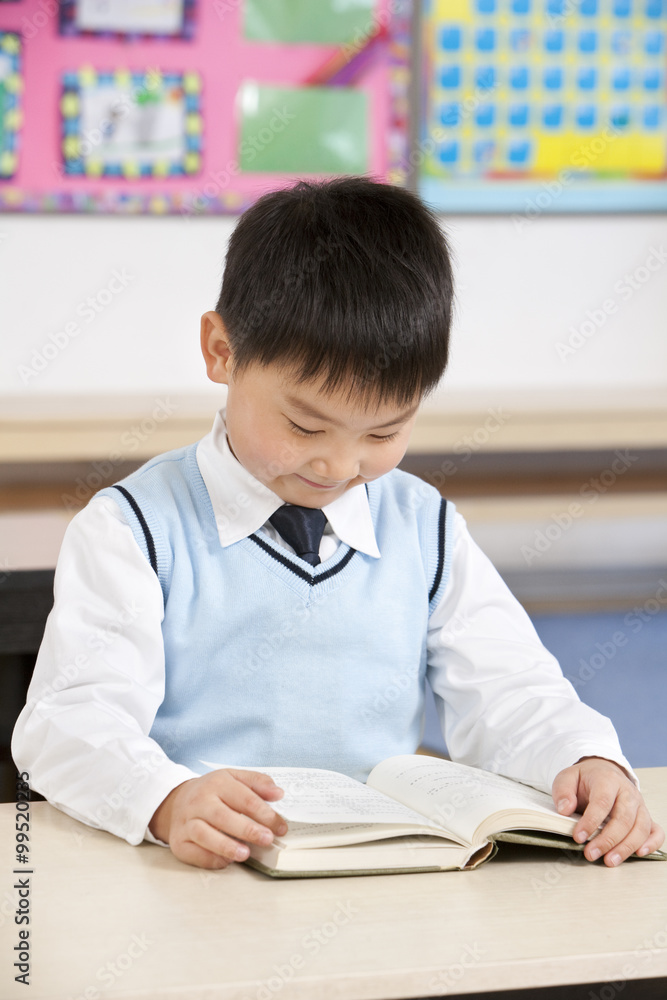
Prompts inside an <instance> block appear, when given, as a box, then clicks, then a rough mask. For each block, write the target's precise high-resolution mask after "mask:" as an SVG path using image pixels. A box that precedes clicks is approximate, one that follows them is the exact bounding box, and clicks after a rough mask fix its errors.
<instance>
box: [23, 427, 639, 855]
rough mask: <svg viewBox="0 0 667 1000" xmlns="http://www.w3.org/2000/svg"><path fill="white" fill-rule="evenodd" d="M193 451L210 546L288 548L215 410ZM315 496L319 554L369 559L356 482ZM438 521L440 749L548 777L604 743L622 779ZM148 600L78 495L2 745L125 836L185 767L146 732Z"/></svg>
mask: <svg viewBox="0 0 667 1000" xmlns="http://www.w3.org/2000/svg"><path fill="white" fill-rule="evenodd" d="M197 462H198V465H199V469H200V471H201V474H202V477H203V479H204V483H205V485H206V488H207V490H208V493H209V495H210V498H211V504H212V507H213V511H214V514H215V519H216V525H217V531H218V537H219V540H220V545H221V546H223V547H226V546H228V545H232V544H234V543H235V542H237V541H239V540H240V539H242V538H245V537H247V536H248V535H250V534H251V533H252V532H260V533H261V532H264V533H266V534H267V535H269V536H270V537H271V538H272V539H274V540H275V541H277V542H278V543H279V544H281V545H283V546H284V547H285V548H286V549H288V550H290V551H293V550H292V549H291V547H290V546H289V545H288V544H287V543H286V542H285V541H284V540H283V539H282V538H281V537H280V536H279V535H278V533H277V532H276V530H275V528H274V527H273V526H272V525H271V524H270V523H267V522H268V518H269V517H270V516H271V514H272V513H273V512H274V511H275V510H276V509H277V508H278V507H279V506H281V504H282V502H283V501H282V500H281V499H280V497H278V496H277V495H276V494H275V493H273V492H272V491H271V490H269V489H268V488H267V487H265V486H264V485H263V484H262V483H260V482H258V480H256V479H255V478H254V477H253V476H252V475H251V474H250V473H249V472H248V471H247V470H246V469H245V468H244V467H243V466H242V465H240V463H239V462H238V461H237V460H236V458H235V457H234V455H233V454H232V452H231V450H230V448H229V445H228V443H227V437H226V433H225V425H224V411H221V412H220V413H218V414H217V415H216V418H215V421H214V424H213V428H212V430H211V432H210V433H209V434H208V435H207V436H206V437H205V438H203V439H202V441H200V442H199V444H198V446H197ZM323 510H324V513H325V514H326V517H327V521H328V524H327V527H326V529H325V533H324V535H323V537H322V542H321V546H320V557H321V559H322V561H325V560H326V559H328V558H329V557H330V556H331V555H332V554H333V553H334V552H335V550H336V548H337V546H338V545H339V543H340V541H343V542H345V543H346V544H347V545H349V546H351V547H352V548H354V549H357V550H359V551H361V552H364V553H366V554H368V555H369V556H372V557H373V558H377V559H381V558H382V554H381V552H380V551H379V550H378V546H377V542H376V539H375V533H374V530H373V523H372V519H371V514H370V510H369V505H368V499H367V494H366V490H365V487H364V486H363V485H362V486H357V487H354V488H352V489H350V490H348V491H347V492H346V493H344V494H343V495H342V496H341V497H339V498H338V499H337V500H334V501H333V503H331V504H329V505H327V506H325V507H324V508H323ZM454 525H455V531H454V537H453V539H447V544H449V545H452V544H453V546H454V549H453V557H452V568H451V574H450V578H449V581H448V583H447V586H446V588H445V591H444V593H443V596H442V599H441V600H440V603H439V604H438V606H437V608H436V609H435V611H434V612H433V614H432V615H431V618H430V622H429V631H428V637H427V649H428V664H429V666H428V677H429V681H430V683H431V686H432V688H433V690H434V693H435V698H436V705H437V707H438V713H439V716H440V722H441V725H442V728H443V733H444V736H445V740H446V742H447V748H448V750H449V753H450V755H451V756H452V758H453V759H455V760H459V761H463V762H464V763H469V764H473V765H476V766H479V767H483V768H486V769H487V770H492V771H498V772H500V773H502V774H507V775H509V776H510V777H513V778H516V779H517V780H520V781H524V782H527V783H529V784H533V785H535V786H536V787H538V788H542V789H544V790H545V791H550V789H551V784H552V782H553V779H554V778H555V776H556V774H557V773H558V772H559V771H560V770H562V769H563V768H564V767H567V766H569V765H571V764H573V763H575V762H576V761H577V760H579V759H580V758H581V757H584V756H598V757H606V758H608V759H611V760H614V761H616V762H617V763H619V764H620V765H621V766H622V767H624V768H625V769H626V770H627V771H628V772H629V773H630V775H631V777H632V778H633V780H635V782H636V777H635V776H634V775H633V774H632V771H631V767H630V764H629V763H628V761H627V760H626V759H625V757H624V756H623V754H622V752H621V749H620V746H619V744H618V739H617V736H616V733H615V731H614V729H613V726H612V725H611V723H610V722H609V720H608V719H606V718H605V717H604V716H601V715H600V714H599V713H597V712H595V711H594V710H593V709H591V708H589V707H588V706H586V705H584V704H583V703H582V702H581V701H580V700H579V698H578V696H577V694H576V692H575V690H574V688H573V687H572V685H571V684H570V683H569V681H567V680H566V679H565V678H564V677H563V675H562V672H561V670H560V667H559V665H558V663H557V661H556V660H555V658H554V657H553V656H552V655H551V654H550V653H549V652H548V651H547V650H546V649H545V648H544V646H543V645H542V644H541V642H540V640H539V638H538V636H537V633H536V632H535V629H534V627H533V625H532V623H531V621H530V619H529V618H528V615H527V614H526V612H525V611H524V609H523V608H522V607H521V605H520V604H519V603H518V602H517V601H516V599H515V598H514V597H513V596H512V594H511V593H510V591H509V589H508V588H507V586H506V585H505V583H504V582H503V580H502V579H501V577H500V576H499V574H498V573H497V571H496V570H495V569H494V567H493V566H492V564H491V563H490V561H489V560H488V559H487V558H486V556H485V555H484V554H483V553H482V552H481V550H480V549H479V548H478V546H477V545H476V544H475V542H474V541H473V540H472V538H471V537H470V534H469V532H468V530H467V527H466V524H465V521H464V519H463V517H462V516H461V515H460V514H458V513H457V514H456V517H455V521H454ZM396 584H397V586H399V585H400V580H397V581H396ZM163 613H164V608H163V596H162V590H161V587H160V583H159V581H158V578H157V576H156V574H155V572H154V571H153V570H152V568H151V566H150V564H149V563H148V561H147V559H146V558H145V556H144V554H143V553H142V552H141V550H140V549H139V546H138V545H137V543H136V541H135V539H134V536H133V534H132V530H131V528H130V527H129V525H128V524H127V523H126V521H125V519H124V517H123V515H122V513H121V511H120V508H119V507H118V505H117V504H116V502H115V501H114V500H112V499H110V498H109V497H106V496H104V497H96V498H93V499H92V500H91V501H90V503H89V504H88V506H87V507H86V508H85V509H84V510H82V511H81V512H80V513H79V514H77V515H76V516H75V517H74V519H73V520H72V522H71V523H70V525H69V527H68V529H67V532H66V534H65V538H64V540H63V544H62V548H61V552H60V556H59V559H58V566H57V569H56V577H55V602H54V607H53V611H52V612H51V614H50V616H49V619H48V621H47V624H46V629H45V633H44V639H43V642H42V645H41V648H40V651H39V654H38V658H37V663H36V666H35V672H34V675H33V679H32V682H31V684H30V689H29V691H28V702H27V705H26V707H25V708H24V710H23V712H22V713H21V715H20V717H19V719H18V721H17V724H16V728H15V730H14V735H13V739H12V752H13V756H14V760H15V762H16V764H17V766H18V769H19V771H27V772H28V773H29V775H30V784H31V787H33V788H34V789H35V790H36V791H39V792H40V793H41V794H43V795H44V796H45V797H46V798H47V799H48V800H49V801H51V802H52V803H53V804H54V805H56V806H58V807H59V808H60V809H62V810H63V811H64V812H66V813H68V814H69V815H71V816H74V817H75V818H76V819H80V820H82V821H83V822H85V823H89V824H90V825H92V826H95V827H101V828H103V829H107V830H110V831H111V832H112V833H115V834H116V835H117V836H120V837H124V838H125V839H126V840H128V841H129V842H130V843H139V842H140V841H141V840H142V839H144V838H146V839H149V840H151V841H154V842H156V843H159V841H155V839H154V838H153V836H152V835H151V834H150V831H149V830H148V823H149V821H150V819H151V817H152V815H153V813H154V812H155V810H156V808H157V807H158V805H159V804H160V803H161V802H162V801H163V799H164V798H165V797H166V796H167V794H168V793H169V792H170V791H171V790H172V789H173V788H175V787H176V786H177V785H179V784H181V782H183V781H184V780H186V779H188V778H191V777H195V776H196V772H194V771H191V770H190V769H189V768H187V767H184V766H183V765H180V764H176V763H174V762H173V761H171V760H170V759H169V757H168V754H167V753H165V751H164V750H163V749H162V748H161V747H160V746H159V745H158V744H157V743H156V742H155V741H154V740H152V739H151V738H150V737H149V735H148V734H149V732H150V729H151V727H152V724H153V721H154V719H155V715H156V713H157V710H158V708H159V706H160V704H161V702H162V699H163V697H164V688H165V681H164V647H163V642H162V632H161V622H162V618H163ZM276 763H277V764H279V763H280V762H279V761H276ZM205 770H207V768H206V767H205V766H204V765H202V773H203V772H204V771H205ZM100 803H102V804H100Z"/></svg>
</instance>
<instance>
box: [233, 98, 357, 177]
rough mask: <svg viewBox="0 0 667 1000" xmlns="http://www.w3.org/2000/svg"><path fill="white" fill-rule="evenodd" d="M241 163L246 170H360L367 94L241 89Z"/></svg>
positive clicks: (313, 171) (353, 171)
mask: <svg viewBox="0 0 667 1000" xmlns="http://www.w3.org/2000/svg"><path fill="white" fill-rule="evenodd" d="M240 113H241V138H240V145H239V163H240V167H241V170H242V171H243V172H244V173H248V172H250V173H257V172H259V173H285V174H295V173H296V174H363V173H366V171H367V170H368V169H369V167H368V133H369V121H368V117H369V116H368V99H367V95H366V94H365V93H364V92H363V91H360V90H355V89H353V88H347V87H302V88H293V87H264V86H260V85H259V84H257V83H254V82H251V81H246V83H244V84H243V86H242V88H241V92H240Z"/></svg>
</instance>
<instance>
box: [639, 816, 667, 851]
mask: <svg viewBox="0 0 667 1000" xmlns="http://www.w3.org/2000/svg"><path fill="white" fill-rule="evenodd" d="M664 842H665V831H664V830H663V828H662V827H661V826H658V824H657V823H652V824H651V832H650V834H649V837H648V840H646V841H645V843H643V844H642V846H641V847H640V848H639V850H638V851H637V854H638V855H639V857H640V858H643V857H644V855H645V854H651V853H652V852H653V851H657V850H659V848H660V847H662V845H663V844H664Z"/></svg>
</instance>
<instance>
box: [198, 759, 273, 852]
mask: <svg viewBox="0 0 667 1000" xmlns="http://www.w3.org/2000/svg"><path fill="white" fill-rule="evenodd" d="M241 773H243V772H241ZM263 777H266V775H263ZM220 802H221V805H223V806H227V807H229V808H231V809H232V810H234V811H235V812H236V813H238V814H240V815H241V816H243V817H245V818H246V819H247V818H249V819H251V820H254V821H255V822H256V823H259V824H260V825H261V826H263V827H265V828H268V830H269V831H270V832H271V839H273V834H274V833H276V834H278V835H279V836H280V835H281V834H283V833H286V832H287V824H286V823H285V820H284V819H283V818H282V816H280V815H279V814H278V813H277V812H275V811H274V810H273V809H272V808H271V806H270V805H268V803H266V802H265V801H264V799H263V798H261V797H260V796H259V795H258V794H257V793H256V792H255V791H253V789H252V788H251V787H250V786H249V785H248V784H247V783H245V782H243V781H237V780H236V777H235V775H233V774H230V775H229V783H227V782H226V783H225V789H224V793H223V795H221V796H220ZM219 812H220V811H219V810H217V813H218V814H219ZM214 825H215V826H218V823H217V822H215V824H214ZM225 828H226V827H225ZM234 833H235V835H238V836H241V834H240V832H239V831H238V830H237V829H235V830H234ZM243 839H246V838H245V837H244V838H243ZM262 842H263V841H257V843H262ZM269 843H270V840H269Z"/></svg>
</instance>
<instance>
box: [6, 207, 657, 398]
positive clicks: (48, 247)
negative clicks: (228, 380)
mask: <svg viewBox="0 0 667 1000" xmlns="http://www.w3.org/2000/svg"><path fill="white" fill-rule="evenodd" d="M444 221H445V226H446V228H447V230H448V232H449V234H450V238H451V245H452V248H453V251H454V256H455V265H456V274H457V289H458V291H457V312H456V324H455V330H454V338H453V351H452V364H451V368H450V370H449V373H448V375H447V376H446V378H445V382H444V385H443V387H442V389H441V390H440V394H439V395H438V396H436V397H435V398H434V400H433V402H432V403H431V405H434V406H438V403H439V401H441V400H442V399H443V398H444V397H443V393H447V392H448V391H456V392H457V393H458V392H459V391H460V392H466V393H467V392H475V391H482V392H484V393H486V392H487V391H490V393H491V394H493V397H494V399H493V401H494V402H497V401H498V400H499V399H506V398H509V397H511V394H512V393H514V392H516V391H517V390H520V391H526V390H531V391H537V392H538V393H542V392H550V391H554V392H557V393H558V394H559V395H560V394H561V393H562V395H563V399H564V401H565V404H567V399H568V395H569V393H570V392H571V391H573V390H577V391H580V390H586V389H591V390H600V389H605V388H609V389H612V390H614V391H618V390H621V391H633V392H639V393H640V394H641V392H642V391H643V390H644V389H646V388H649V387H650V388H652V389H654V390H655V389H656V388H660V387H664V388H665V390H667V218H666V217H665V216H660V215H653V216H651V215H646V216H640V215H638V216H617V217H612V216H602V217H595V216H591V217H578V216H564V217H551V218H538V219H535V220H533V221H531V222H526V223H525V225H523V226H522V227H520V228H517V226H516V224H515V223H514V222H513V221H512V219H511V218H508V217H480V218H473V217H463V216H460V217H453V218H451V219H449V220H444ZM233 222H234V220H233V219H226V218H207V219H180V218H138V219H137V218H118V217H113V218H106V217H89V218H84V217H75V216H34V217H30V216H19V215H17V216H11V215H5V216H2V217H0V310H1V312H0V329H1V331H2V367H1V370H0V392H2V394H3V395H4V396H5V397H6V396H7V395H9V396H12V395H21V396H26V395H30V394H44V395H49V396H53V395H63V396H68V395H71V394H85V395H90V394H98V393H99V394H116V393H122V394H124V393H146V392H166V391H169V392H182V393H199V392H202V393H207V392H210V393H211V395H212V396H213V395H214V394H215V393H216V390H215V388H214V386H212V385H211V384H210V383H208V382H207V380H206V377H205V374H204V369H203V364H202V362H201V360H200V355H199V346H198V334H199V317H200V315H201V313H202V312H204V311H205V310H207V309H211V308H213V307H214V305H215V301H216V298H217V294H218V289H219V284H220V279H221V275H222V263H223V259H224V251H225V246H226V241H227V239H228V236H229V233H230V232H231V229H232V227H233ZM656 251H657V253H656ZM663 256H664V258H665V259H664V261H663V259H662V258H663ZM647 260H648V263H649V266H650V267H653V268H655V270H650V269H649V268H647V266H646V262H647ZM638 269H639V270H638ZM114 275H121V276H122V275H125V278H124V279H122V280H125V281H126V284H125V285H123V283H122V280H119V279H118V277H116V279H114ZM627 275H630V276H631V279H632V280H633V281H634V283H635V285H636V289H635V290H633V289H632V288H631V286H630V283H629V282H628V279H627V277H625V276H627ZM109 289H111V291H109ZM114 290H115V291H114ZM91 296H92V297H93V298H94V299H95V300H96V306H97V308H98V309H99V310H100V311H99V313H96V314H93V313H91V312H90V311H89V307H87V306H86V300H87V299H88V298H89V297H91ZM108 299H110V300H111V301H110V302H107V300H108ZM605 302H606V304H607V308H608V310H609V315H605V313H604V305H605ZM610 303H611V304H610ZM612 309H613V310H614V311H613V312H612V311H611V310H612ZM589 311H590V312H592V313H593V314H594V316H596V317H597V320H598V322H599V321H600V319H602V320H603V322H602V324H601V325H599V326H597V325H596V324H595V322H594V320H591V319H590V316H589V315H588V313H589ZM91 316H94V318H92V319H91V318H90V317H91ZM587 320H588V323H589V326H588V332H589V333H592V335H591V336H589V337H580V340H581V342H582V343H583V346H581V347H579V348H578V349H576V351H575V352H574V353H571V354H568V356H566V357H565V358H561V357H559V355H558V352H557V345H558V343H559V342H560V343H561V344H566V343H567V341H568V338H569V337H570V336H571V334H572V331H573V329H577V330H580V329H581V327H582V324H583V323H585V322H586V321H587ZM68 324H69V325H70V328H69V333H68V332H67V325H68ZM72 324H75V326H72ZM50 337H55V338H56V341H57V343H56V346H54V345H53V343H52V341H51V340H50ZM46 345H48V347H46V351H45V350H44V349H45V346H46ZM40 358H41V359H42V360H40ZM39 368H41V369H42V370H37V369H39ZM579 394H581V393H580V392H579ZM218 395H219V394H218ZM216 398H217V397H216Z"/></svg>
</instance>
